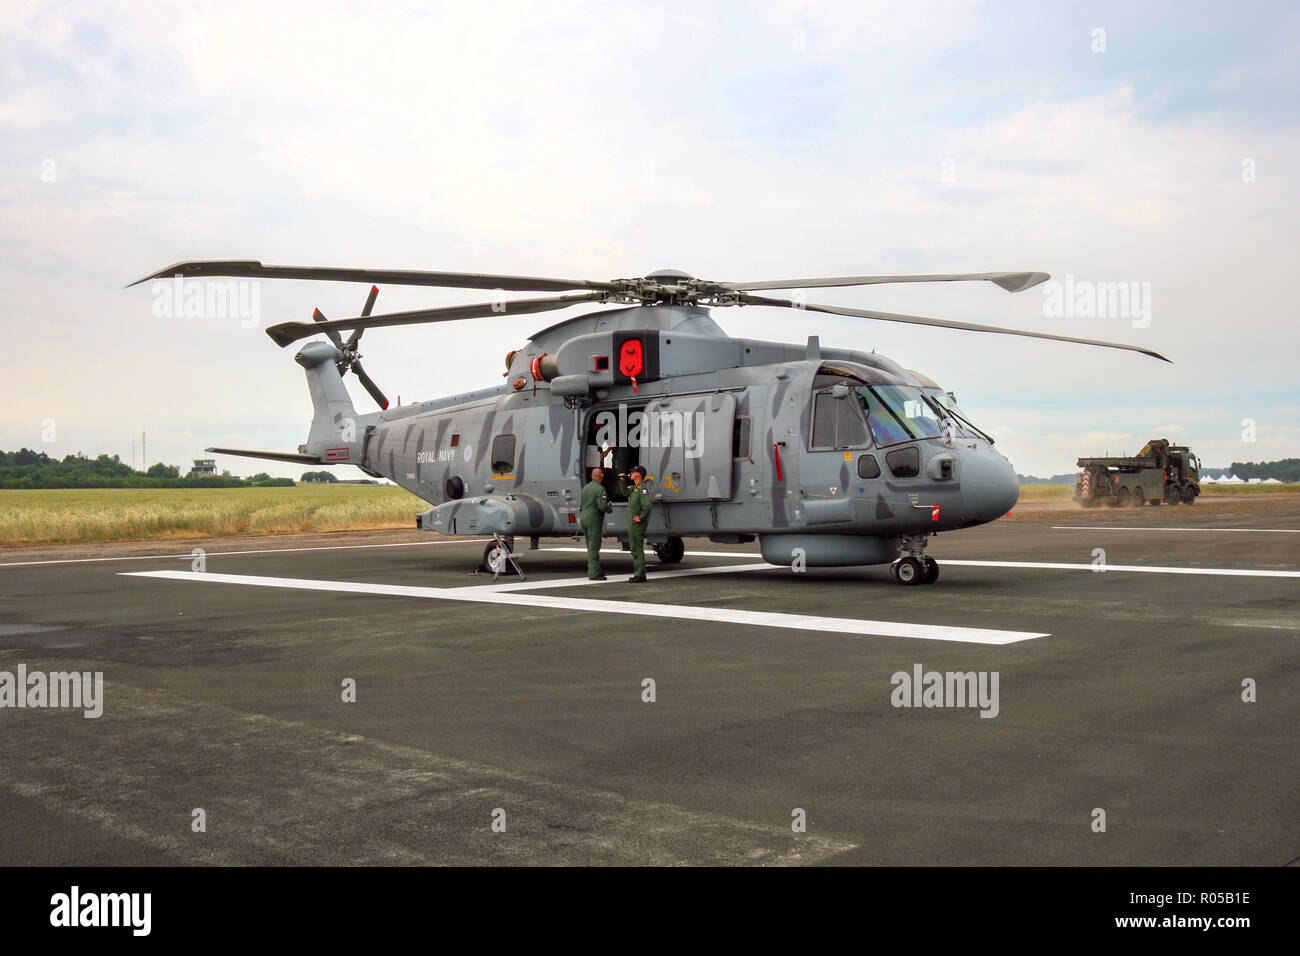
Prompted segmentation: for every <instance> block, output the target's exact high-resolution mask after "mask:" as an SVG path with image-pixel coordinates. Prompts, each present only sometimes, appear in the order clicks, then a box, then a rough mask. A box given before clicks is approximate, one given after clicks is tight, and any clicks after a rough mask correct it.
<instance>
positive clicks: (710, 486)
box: [641, 392, 736, 504]
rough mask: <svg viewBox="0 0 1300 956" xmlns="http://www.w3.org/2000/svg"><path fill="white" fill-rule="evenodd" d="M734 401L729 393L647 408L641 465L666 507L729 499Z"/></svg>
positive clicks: (680, 398)
mask: <svg viewBox="0 0 1300 956" xmlns="http://www.w3.org/2000/svg"><path fill="white" fill-rule="evenodd" d="M735 422H736V398H735V396H734V395H732V394H731V393H729V392H715V393H712V394H709V395H683V396H674V397H672V398H660V399H655V400H654V401H652V402H650V403H649V404H648V405H646V408H645V419H644V421H643V423H642V427H643V429H644V434H643V436H642V446H641V461H642V462H643V463H644V464H645V465H646V467H647V468H649V469H650V473H651V475H652V476H653V477H654V479H655V485H656V486H657V487H656V491H657V492H658V493H660V494H662V495H663V501H664V503H665V504H673V503H675V502H679V501H725V500H728V499H730V498H731V483H732V467H733V465H734V461H733V459H732V455H731V443H732V431H733V430H734V428H735Z"/></svg>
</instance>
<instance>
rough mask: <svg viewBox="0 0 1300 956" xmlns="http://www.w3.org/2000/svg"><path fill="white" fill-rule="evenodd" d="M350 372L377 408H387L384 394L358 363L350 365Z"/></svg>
mask: <svg viewBox="0 0 1300 956" xmlns="http://www.w3.org/2000/svg"><path fill="white" fill-rule="evenodd" d="M358 331H360V330H358ZM352 371H353V372H355V373H356V375H357V381H359V382H360V383H361V387H362V388H364V389H365V390H366V391H367V392H369V393H370V397H371V398H373V399H374V400H375V401H376V402H378V403H379V407H380V408H387V407H388V399H387V398H386V397H385V395H384V393H383V392H381V391H380V390H379V386H378V385H376V384H375V383H374V380H373V379H371V377H370V376H369V375H367V374H366V370H365V369H364V368H362V367H361V363H360V362H359V361H357V362H353V363H352Z"/></svg>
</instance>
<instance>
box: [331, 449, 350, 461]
mask: <svg viewBox="0 0 1300 956" xmlns="http://www.w3.org/2000/svg"><path fill="white" fill-rule="evenodd" d="M350 457H352V455H351V452H349V451H348V449H346V448H326V449H325V460H326V461H347V460H348V459H349V458H350Z"/></svg>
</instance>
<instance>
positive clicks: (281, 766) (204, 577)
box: [0, 500, 1300, 866]
mask: <svg viewBox="0 0 1300 956" xmlns="http://www.w3.org/2000/svg"><path fill="white" fill-rule="evenodd" d="M192 546H193V545H192V544H189V543H187V544H185V545H183V546H178V545H175V544H168V543H165V542H164V543H155V544H150V545H135V546H130V547H116V548H115V547H102V548H97V549H85V548H83V549H80V550H69V549H63V550H59V549H49V550H46V551H44V552H41V553H40V554H33V553H29V552H22V553H17V552H6V553H2V554H0V565H2V566H0V680H3V672H9V673H12V674H15V675H16V674H17V671H18V667H19V665H20V664H21V665H24V667H25V669H26V671H27V673H29V674H30V673H33V672H53V671H63V672H66V671H71V670H77V671H89V672H95V671H100V672H102V673H103V680H104V685H103V688H104V689H103V700H102V707H103V713H102V716H100V717H98V718H87V717H85V716H83V713H84V708H83V709H76V708H60V709H52V708H32V707H25V708H17V707H3V708H0V819H3V820H4V821H5V825H4V826H3V827H0V863H3V864H10V865H12V864H91V865H95V864H162V863H181V864H288V863H298V864H330V865H349V864H386V863H392V864H417V865H418V864H542V865H546V864H631V865H640V864H727V865H731V864H761V865H762V864H765V865H773V864H923V865H945V866H946V865H966V864H1083V865H1129V864H1132V865H1147V864H1158V865H1204V864H1210V865H1236V864H1252V865H1264V866H1281V865H1287V864H1292V865H1294V864H1295V863H1296V860H1297V857H1300V747H1297V731H1298V730H1300V643H1298V641H1297V638H1298V637H1300V504H1297V502H1295V501H1294V500H1287V501H1281V502H1278V503H1277V504H1276V506H1275V507H1272V508H1270V509H1267V510H1259V509H1256V510H1255V511H1252V512H1250V513H1244V514H1224V513H1215V512H1210V511H1207V510H1201V511H1198V510H1197V508H1196V507H1192V508H1186V507H1183V508H1168V507H1166V508H1144V509H1141V510H1128V511H1123V512H1119V511H1111V512H1087V513H1084V512H1077V511H1061V512H1060V513H1055V514H1052V515H1048V516H1046V517H1045V518H1044V520H1036V521H1023V522H1016V521H1009V522H999V523H995V524H993V525H990V526H986V527H984V528H978V529H971V530H967V531H962V532H957V533H950V534H945V535H942V536H939V537H936V538H935V539H933V540H932V542H931V547H930V553H931V554H933V555H934V556H935V557H936V558H937V559H938V560H939V561H940V564H941V575H940V579H939V581H938V582H937V583H935V584H933V585H928V586H918V587H905V586H900V585H898V584H896V583H894V582H893V581H892V580H891V579H890V576H889V574H888V571H887V569H885V568H883V567H875V568H848V569H810V570H808V571H807V572H806V573H803V574H795V573H792V572H791V571H790V570H789V569H784V568H783V569H775V568H770V567H766V566H764V565H763V563H762V561H761V559H759V558H758V557H757V555H756V552H757V546H756V545H747V546H726V545H716V544H711V543H709V542H708V541H706V540H691V541H688V542H687V552H688V553H687V557H686V558H685V560H684V561H683V562H682V563H681V564H680V565H677V566H675V567H674V568H673V569H672V571H673V572H674V573H671V574H665V573H664V572H665V571H666V570H667V569H663V568H660V567H659V566H658V565H657V562H655V561H654V559H653V558H651V559H650V562H649V565H650V568H651V580H650V582H649V583H647V584H644V585H632V584H628V583H625V582H626V577H627V575H628V574H630V572H631V561H630V559H629V558H628V556H626V555H624V554H620V553H618V552H616V551H615V552H610V553H608V554H607V555H606V560H605V565H606V570H607V573H608V574H609V581H607V582H604V583H597V584H589V583H587V582H586V580H585V555H584V554H582V553H580V552H579V551H577V550H556V549H565V548H569V549H576V548H580V546H581V545H580V543H575V542H567V541H545V542H543V549H544V550H542V551H540V552H529V551H523V552H522V554H521V555H520V560H521V565H522V567H523V570H524V572H525V574H526V575H527V579H526V580H525V581H521V580H520V579H519V578H518V577H513V576H512V577H503V578H501V579H500V580H499V581H498V582H497V583H496V584H493V582H492V578H491V576H490V575H477V576H475V575H472V574H470V573H469V572H470V569H471V567H473V565H475V564H476V563H477V562H478V561H479V559H480V555H481V551H482V547H483V545H482V543H481V542H480V541H479V540H478V539H475V540H461V539H437V538H434V537H432V536H428V535H423V534H418V533H414V532H401V533H370V534H354V535H331V536H328V537H317V538H302V537H297V536H291V537H286V538H280V539H274V538H262V539H257V540H255V541H244V542H234V543H232V542H230V541H224V542H211V543H207V545H206V549H207V553H206V555H205V558H204V567H203V569H202V570H197V571H196V570H194V564H193V562H194V558H193V557H192V556H191V555H190V550H191V547H192ZM230 552H242V553H230ZM29 562H35V563H29ZM1103 568H1104V570H1103ZM157 572H163V575H162V576H158V575H157ZM918 666H919V668H920V671H921V674H922V675H924V674H925V673H927V672H930V671H937V672H940V673H941V674H946V673H947V672H959V673H966V672H975V673H976V675H980V674H981V673H983V675H984V678H985V680H986V687H987V688H988V689H989V690H990V693H991V688H992V687H993V685H992V683H991V681H992V675H993V674H995V673H996V675H997V685H996V686H997V695H996V700H994V699H993V698H991V697H990V698H986V703H987V704H988V706H983V707H981V706H978V702H977V701H970V700H968V701H966V702H965V704H966V706H945V707H928V706H919V707H918V706H911V707H901V706H895V703H897V702H898V697H899V695H900V694H901V693H902V690H901V689H900V687H899V685H900V684H901V678H896V677H895V675H899V674H906V675H908V677H909V678H910V677H911V676H912V675H913V674H914V673H915V672H916V668H917V667H918ZM349 681H351V682H355V683H354V686H355V701H354V702H346V701H345V700H344V697H345V695H346V687H347V686H353V685H350V684H348V682H349ZM647 681H652V682H653V684H648V683H647ZM923 682H924V676H923ZM1243 682H1246V684H1243ZM1250 686H1253V696H1254V698H1255V699H1254V700H1253V701H1249V702H1248V701H1245V700H1243V694H1246V696H1251V694H1250V693H1248V690H1249V687H1250ZM651 690H652V691H653V698H654V699H653V701H650V700H647V698H648V697H650V696H651ZM918 693H919V692H918ZM909 700H911V701H912V702H914V703H915V702H917V701H918V700H919V701H920V702H921V703H924V700H923V699H921V698H920V697H919V696H918V697H916V698H910V697H909ZM0 702H3V701H2V699H0ZM947 702H948V703H960V702H959V701H956V700H954V699H951V698H950V699H947ZM972 703H975V704H977V706H970V704H972ZM981 712H984V713H989V714H990V716H988V717H983V716H981ZM993 713H996V716H992V714H993ZM200 810H201V811H202V813H201V815H199V814H196V811H200ZM1098 811H1104V830H1101V829H1100V822H1101V821H1102V819H1103V816H1102V815H1101V814H1099V812H1098ZM200 816H201V820H202V823H203V827H202V828H199V827H198V826H197V824H196V820H197V819H200ZM800 821H804V822H805V824H806V828H805V829H803V830H802V831H801V832H797V831H798V824H799V823H800Z"/></svg>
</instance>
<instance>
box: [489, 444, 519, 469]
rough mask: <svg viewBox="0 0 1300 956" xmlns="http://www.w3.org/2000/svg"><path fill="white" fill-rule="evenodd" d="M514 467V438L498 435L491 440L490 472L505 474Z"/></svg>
mask: <svg viewBox="0 0 1300 956" xmlns="http://www.w3.org/2000/svg"><path fill="white" fill-rule="evenodd" d="M514 466H515V436H514V435H498V436H497V437H496V438H494V439H492V470H493V471H495V472H498V473H501V472H507V471H509V470H510V469H511V468H513V467H514Z"/></svg>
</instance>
